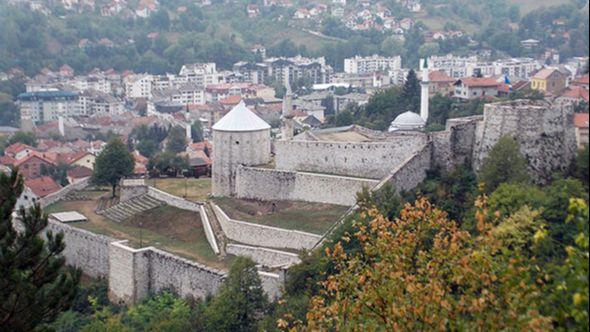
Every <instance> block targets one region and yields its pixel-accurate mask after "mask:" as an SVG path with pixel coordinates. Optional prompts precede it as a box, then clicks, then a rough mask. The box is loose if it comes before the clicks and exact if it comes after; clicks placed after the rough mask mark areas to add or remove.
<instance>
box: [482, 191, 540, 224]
mask: <svg viewBox="0 0 590 332" xmlns="http://www.w3.org/2000/svg"><path fill="white" fill-rule="evenodd" d="M488 202H489V207H490V211H492V212H496V211H497V212H500V214H501V215H502V216H504V217H507V216H510V215H512V214H514V213H516V211H518V210H520V208H521V207H523V206H524V205H526V206H528V207H530V208H532V209H535V210H539V209H541V208H542V207H543V206H544V205H545V204H546V203H547V196H546V195H545V193H544V192H543V191H542V190H541V189H539V188H538V187H536V186H533V185H527V184H516V183H502V184H500V185H499V186H498V188H496V190H494V192H493V193H492V194H491V195H490V199H489V201H488Z"/></svg>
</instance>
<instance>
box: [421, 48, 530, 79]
mask: <svg viewBox="0 0 590 332" xmlns="http://www.w3.org/2000/svg"><path fill="white" fill-rule="evenodd" d="M421 66H422V64H421ZM428 68H429V70H431V71H436V70H443V71H445V72H446V73H447V75H449V76H450V77H453V78H461V77H470V76H478V75H481V76H485V77H488V76H500V75H508V76H509V77H510V78H512V79H524V80H526V79H529V78H530V76H531V74H532V73H533V72H534V71H536V70H537V69H539V68H541V64H540V63H539V62H538V61H537V60H535V59H532V58H509V59H500V60H496V61H480V60H478V59H477V57H476V56H471V57H456V56H454V55H452V54H448V55H444V56H431V57H430V58H428ZM420 69H422V67H420Z"/></svg>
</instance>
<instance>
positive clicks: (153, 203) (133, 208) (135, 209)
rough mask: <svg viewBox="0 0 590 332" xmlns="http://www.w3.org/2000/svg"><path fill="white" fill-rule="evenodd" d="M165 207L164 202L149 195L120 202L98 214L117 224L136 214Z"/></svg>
mask: <svg viewBox="0 0 590 332" xmlns="http://www.w3.org/2000/svg"><path fill="white" fill-rule="evenodd" d="M162 205H164V202H162V201H159V200H157V199H154V198H152V197H150V196H148V195H140V196H137V197H134V198H132V199H130V200H128V201H125V202H120V203H119V204H116V205H114V206H112V207H109V208H107V209H104V210H101V211H99V212H98V213H99V214H101V215H103V216H105V217H107V218H109V219H111V220H113V221H116V222H122V221H124V220H125V219H127V218H130V217H132V216H133V215H135V214H138V213H141V212H144V211H148V210H151V209H154V208H157V207H159V206H162Z"/></svg>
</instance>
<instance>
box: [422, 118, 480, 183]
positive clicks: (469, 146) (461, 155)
mask: <svg viewBox="0 0 590 332" xmlns="http://www.w3.org/2000/svg"><path fill="white" fill-rule="evenodd" d="M481 120H482V117H481V116H471V117H464V118H457V119H448V120H447V123H446V129H445V130H444V131H436V132H432V133H430V134H429V135H430V141H431V142H432V162H433V164H434V165H435V166H438V167H440V168H442V169H443V170H446V171H452V170H454V169H455V168H456V167H457V166H459V165H471V163H472V158H473V147H474V142H475V132H476V127H477V124H478V123H479V122H480V121H481Z"/></svg>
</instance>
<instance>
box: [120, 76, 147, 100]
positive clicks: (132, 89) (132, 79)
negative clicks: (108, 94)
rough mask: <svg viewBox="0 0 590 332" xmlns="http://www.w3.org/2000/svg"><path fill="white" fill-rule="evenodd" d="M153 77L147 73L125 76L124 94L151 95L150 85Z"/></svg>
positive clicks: (138, 96) (133, 96)
mask: <svg viewBox="0 0 590 332" xmlns="http://www.w3.org/2000/svg"><path fill="white" fill-rule="evenodd" d="M153 81H154V77H153V76H152V75H149V74H135V75H130V76H127V77H125V79H124V83H123V85H124V86H125V95H126V96H127V98H131V99H132V98H147V99H150V98H151V97H152V85H153Z"/></svg>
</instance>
